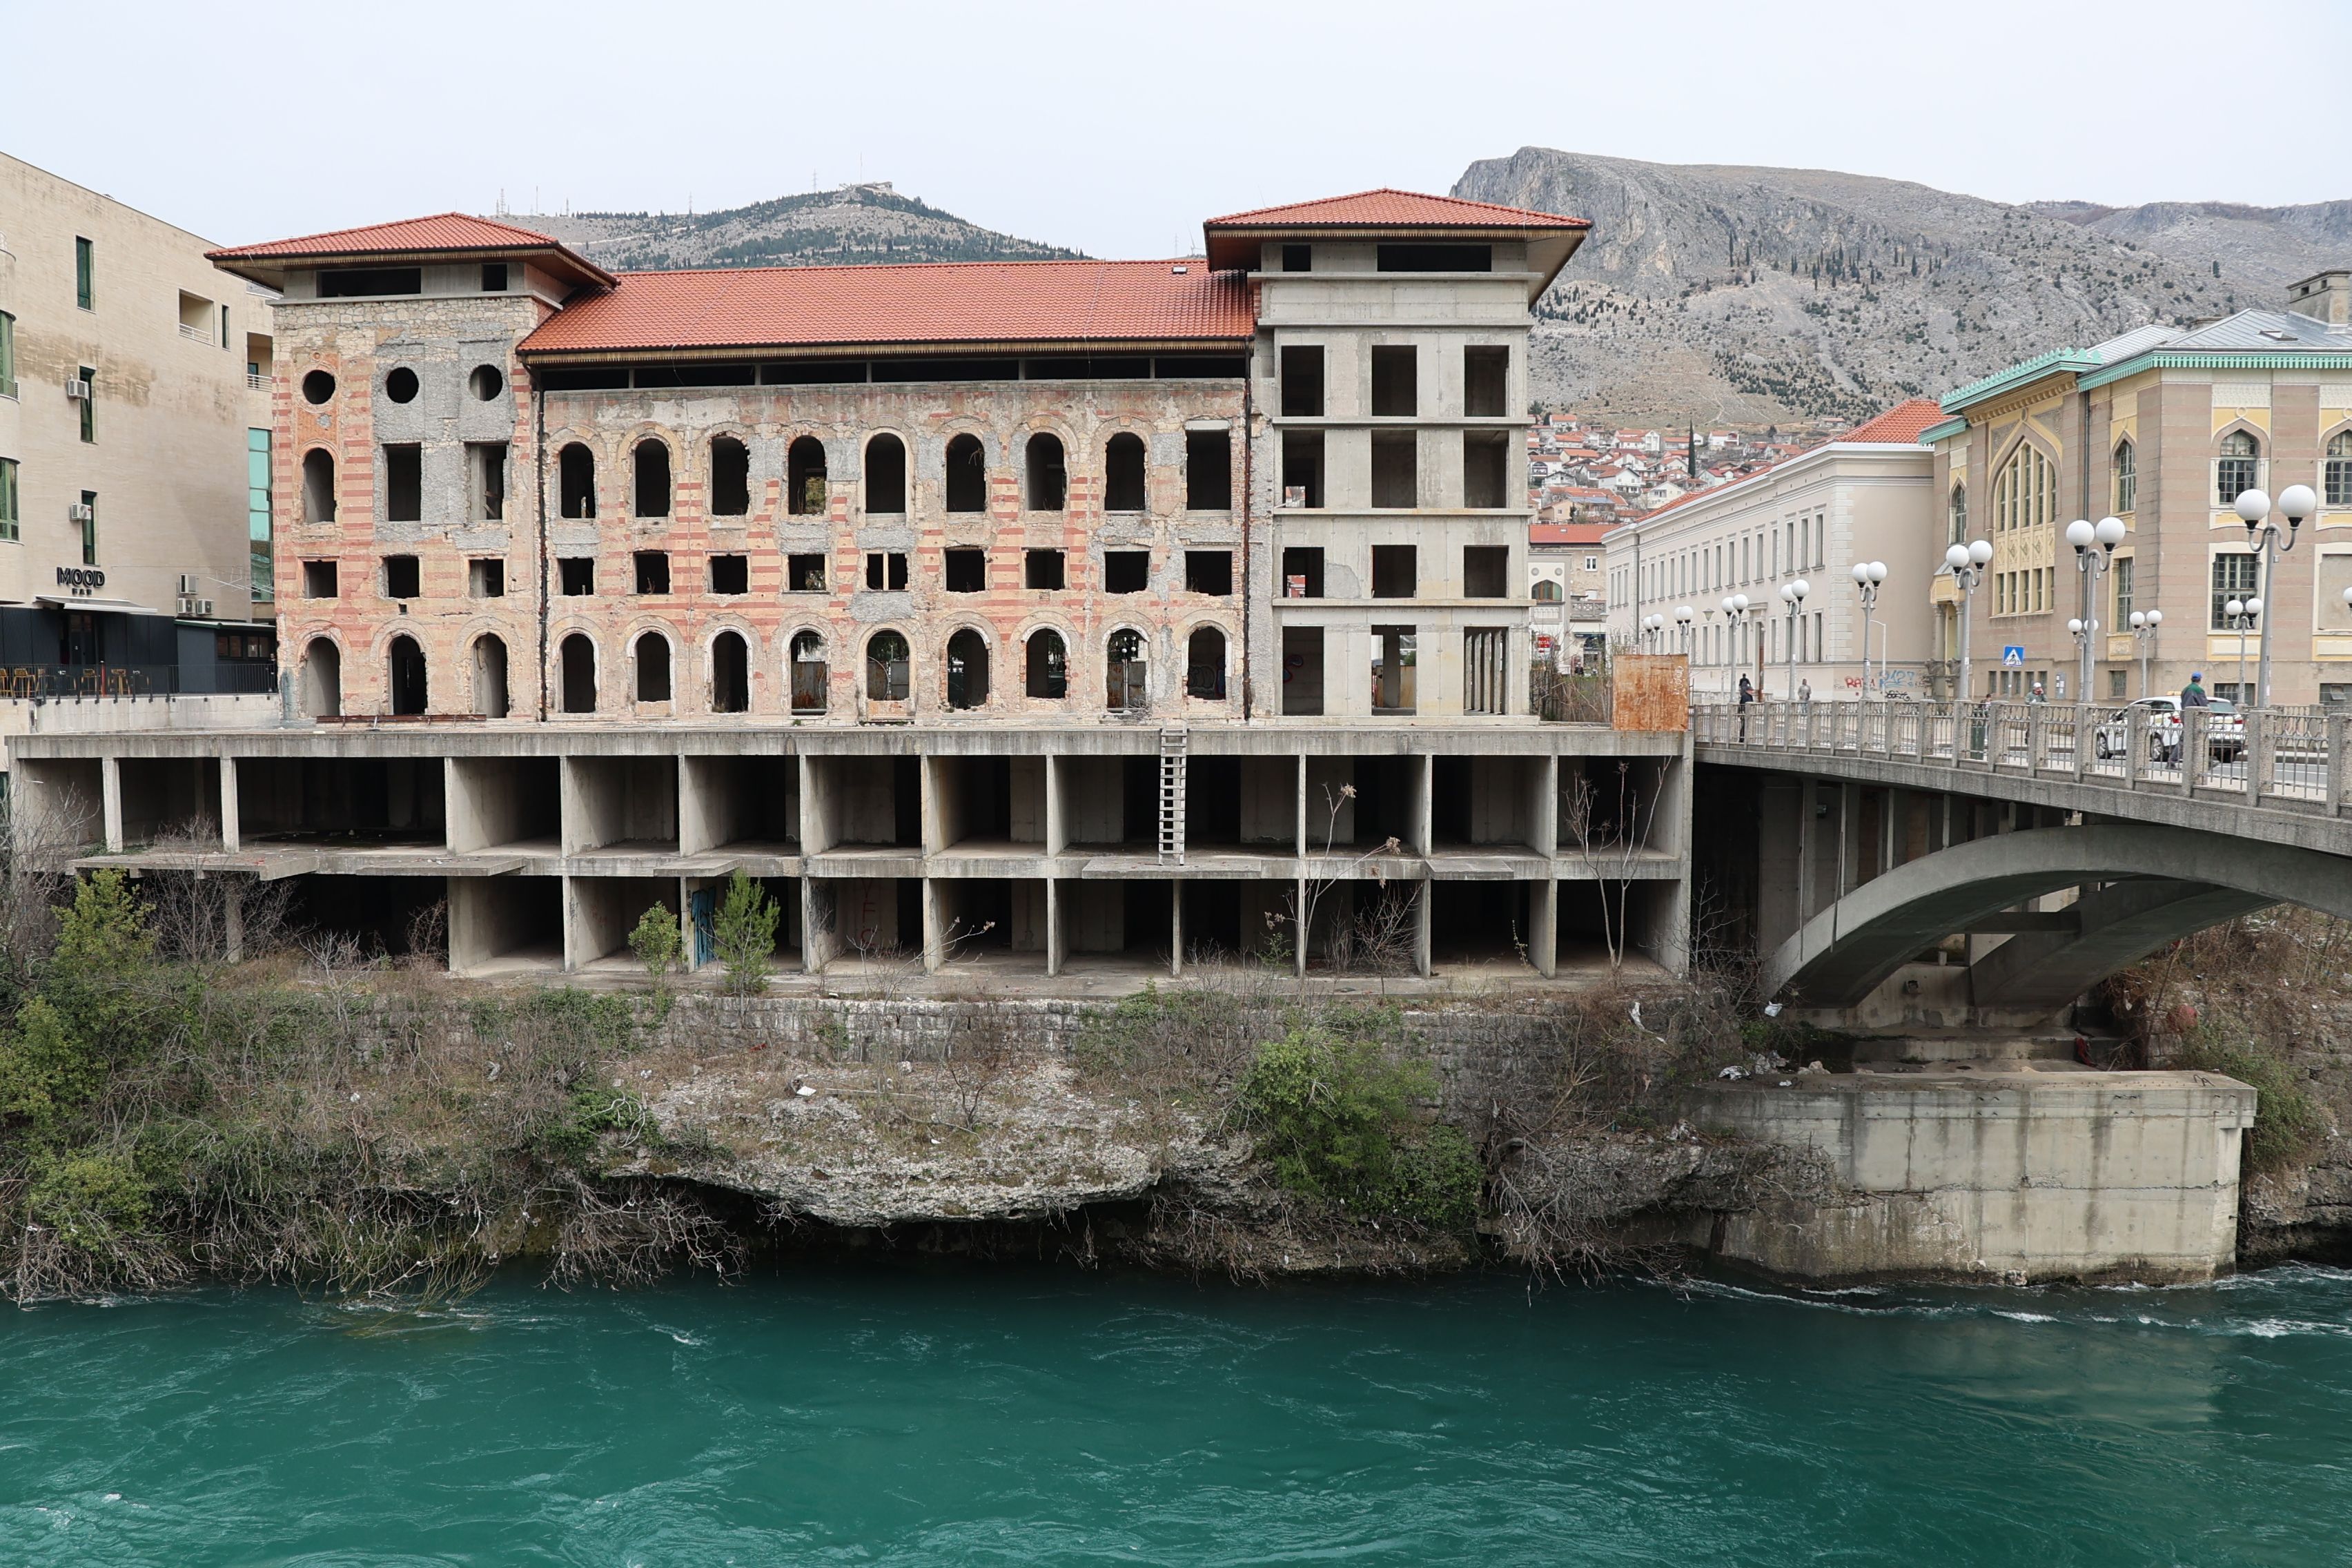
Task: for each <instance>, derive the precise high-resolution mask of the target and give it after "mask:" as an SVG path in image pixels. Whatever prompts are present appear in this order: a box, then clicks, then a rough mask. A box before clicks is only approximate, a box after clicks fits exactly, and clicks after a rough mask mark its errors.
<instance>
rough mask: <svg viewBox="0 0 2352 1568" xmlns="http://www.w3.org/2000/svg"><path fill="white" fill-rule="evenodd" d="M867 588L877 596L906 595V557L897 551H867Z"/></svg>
mask: <svg viewBox="0 0 2352 1568" xmlns="http://www.w3.org/2000/svg"><path fill="white" fill-rule="evenodd" d="M906 587H907V557H906V555H905V554H904V553H903V552H899V551H896V550H888V551H884V550H869V551H867V552H866V588H867V589H868V590H869V591H871V592H873V593H877V594H898V593H904V592H905V591H906Z"/></svg>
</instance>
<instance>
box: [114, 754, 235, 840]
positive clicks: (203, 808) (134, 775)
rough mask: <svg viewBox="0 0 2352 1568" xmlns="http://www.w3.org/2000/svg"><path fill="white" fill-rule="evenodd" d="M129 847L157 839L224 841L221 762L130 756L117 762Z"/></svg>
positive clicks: (124, 838)
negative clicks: (222, 839) (222, 836)
mask: <svg viewBox="0 0 2352 1568" xmlns="http://www.w3.org/2000/svg"><path fill="white" fill-rule="evenodd" d="M117 766H118V768H119V769H120V770H121V790H122V842H123V846H124V847H126V848H131V847H137V846H140V845H142V844H150V843H152V842H154V841H155V840H157V839H177V840H183V841H185V842H187V843H189V844H191V845H194V846H202V847H218V845H219V843H220V837H221V831H220V824H221V809H220V807H221V798H220V775H221V770H220V763H217V762H215V761H214V760H213V759H212V758H210V757H170V758H165V757H125V758H123V759H122V761H121V763H118V764H117Z"/></svg>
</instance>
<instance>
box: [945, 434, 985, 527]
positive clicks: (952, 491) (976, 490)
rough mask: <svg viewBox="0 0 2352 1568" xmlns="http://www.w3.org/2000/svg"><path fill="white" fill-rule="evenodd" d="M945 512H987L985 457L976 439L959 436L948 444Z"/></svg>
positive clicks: (969, 436) (977, 438)
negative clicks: (946, 506)
mask: <svg viewBox="0 0 2352 1568" xmlns="http://www.w3.org/2000/svg"><path fill="white" fill-rule="evenodd" d="M948 510H950V511H986V510H988V455H987V454H986V453H985V452H983V451H982V449H981V445H980V437H977V436H972V435H963V436H959V437H956V438H955V439H954V440H952V441H950V442H949V443H948Z"/></svg>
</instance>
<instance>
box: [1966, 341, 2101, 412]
mask: <svg viewBox="0 0 2352 1568" xmlns="http://www.w3.org/2000/svg"><path fill="white" fill-rule="evenodd" d="M2098 364H2099V361H2098V358H2097V356H2095V355H2094V354H2089V353H2084V351H2083V350H2081V349H2052V350H2051V351H2050V352H2049V353H2042V354H2036V355H2034V356H2033V357H2032V359H2030V360H2026V361H2024V362H2022V363H2018V364H2013V365H2011V366H2010V367H2009V368H2008V369H2007V370H2001V371H1995V372H1994V373H1993V374H1990V375H1989V376H1986V377H1985V378H1984V379H1983V380H1982V381H1972V382H1970V383H1969V384H1968V385H1966V386H1963V387H1960V388H1958V389H1957V390H1955V391H1951V392H1948V393H1946V394H1944V395H1943V399H1942V402H1943V405H1944V412H1945V413H1947V414H1958V412H1959V411H1960V410H1961V409H1963V408H1966V407H1967V406H1968V405H1970V404H1971V403H1982V402H1983V401H1984V400H1985V399H1986V398H1988V397H1991V396H1994V395H1998V394H2000V393H2003V392H2007V391H2008V390H2010V389H2011V387H2014V386H2022V385H2024V384H2026V383H2028V382H2031V381H2038V380H2040V379H2041V378H2042V377H2043V376H2045V375H2052V374H2058V373H2060V372H2063V371H2070V370H2072V371H2083V370H2095V369H2097V368H2098Z"/></svg>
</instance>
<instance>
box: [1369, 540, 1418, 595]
mask: <svg viewBox="0 0 2352 1568" xmlns="http://www.w3.org/2000/svg"><path fill="white" fill-rule="evenodd" d="M1420 577H1421V552H1420V550H1419V548H1418V547H1417V546H1414V545H1411V544H1375V545H1373V546H1372V597H1373V598H1375V599H1410V598H1412V596H1413V594H1414V593H1415V591H1416V590H1417V589H1418V587H1419V585H1420Z"/></svg>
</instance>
